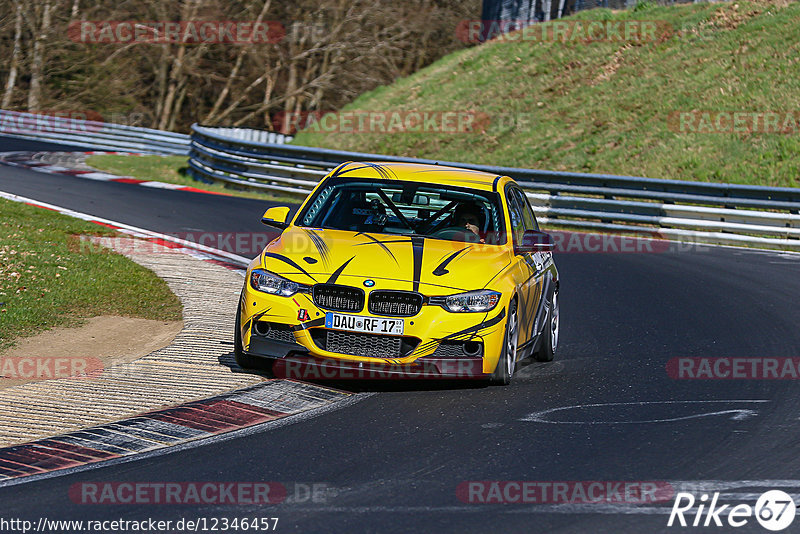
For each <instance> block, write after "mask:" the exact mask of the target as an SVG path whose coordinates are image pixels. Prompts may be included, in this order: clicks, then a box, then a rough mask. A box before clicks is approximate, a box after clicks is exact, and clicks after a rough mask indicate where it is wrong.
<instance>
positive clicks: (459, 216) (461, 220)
mask: <svg viewBox="0 0 800 534" xmlns="http://www.w3.org/2000/svg"><path fill="white" fill-rule="evenodd" d="M482 219H483V210H481V208H480V207H479V206H478V205H477V204H475V203H474V202H462V203H461V204H459V205H458V206H456V209H455V211H454V212H453V225H454V226H455V227H456V228H463V229H465V230H467V232H469V234H468V236H467V237H468V240H469V241H473V240H474V241H476V242H479V243H485V242H486V240H485V239H484V236H482V235H481V227H482V226H483V222H482ZM472 236H474V237H473V238H472V239H469V237H472ZM476 238H477V239H476Z"/></svg>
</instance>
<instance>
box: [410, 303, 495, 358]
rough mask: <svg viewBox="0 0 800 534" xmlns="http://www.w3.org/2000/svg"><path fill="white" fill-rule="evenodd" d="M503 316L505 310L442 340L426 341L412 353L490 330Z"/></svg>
mask: <svg viewBox="0 0 800 534" xmlns="http://www.w3.org/2000/svg"><path fill="white" fill-rule="evenodd" d="M505 316H506V309H505V308H503V309H502V310H500V313H498V314H497V315H495V316H494V317H493V318H491V319H489V320H488V321H483V322H481V323H478V324H476V325H475V326H470V327H468V328H465V329H464V330H459V331H458V332H453V333H452V334H449V335H446V336H445V337H443V338H440V339H435V340H432V341H428V342H427V343H423V344H421V345H419V346H417V348H416V349H414V352H418V351H421V350H426V349H428V348H430V347H431V346H433V345H438V344H439V343H441V342H442V341H451V340H454V339H459V338H461V337H463V336H465V335H468V334H477V333H478V332H480V331H481V330H483V329H485V328H490V327H492V326H494V325H496V324H497V323H499V322H500V321H502V320H503V319H504V318H505ZM470 337H473V336H470Z"/></svg>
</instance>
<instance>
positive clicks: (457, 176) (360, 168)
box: [333, 161, 502, 191]
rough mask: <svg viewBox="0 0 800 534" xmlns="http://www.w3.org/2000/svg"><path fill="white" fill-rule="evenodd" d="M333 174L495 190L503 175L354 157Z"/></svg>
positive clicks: (343, 176)
mask: <svg viewBox="0 0 800 534" xmlns="http://www.w3.org/2000/svg"><path fill="white" fill-rule="evenodd" d="M333 176H336V177H342V178H369V179H376V180H401V181H407V182H425V183H432V184H438V185H444V186H456V187H469V188H473V189H480V190H484V191H492V190H493V189H494V188H495V184H496V183H498V182H499V179H500V178H502V176H499V175H497V174H492V173H488V172H482V171H475V170H471V169H461V168H458V167H448V166H446V165H427V164H423V163H405V162H378V161H351V162H348V163H344V164H343V165H341V166H340V167H339V168H337V169H336V171H335V172H334V174H333Z"/></svg>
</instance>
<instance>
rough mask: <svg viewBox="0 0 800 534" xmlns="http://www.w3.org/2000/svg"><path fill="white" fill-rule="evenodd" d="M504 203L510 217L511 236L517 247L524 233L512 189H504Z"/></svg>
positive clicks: (519, 210) (518, 207)
mask: <svg viewBox="0 0 800 534" xmlns="http://www.w3.org/2000/svg"><path fill="white" fill-rule="evenodd" d="M506 202H507V203H508V214H509V216H510V217H511V234H512V236H513V238H514V245H519V244H521V243H522V234H523V233H525V222H524V219H523V216H522V208H521V207H520V205H519V199H518V198H517V197H516V195H515V194H514V190H513V189H510V188H509V189H506Z"/></svg>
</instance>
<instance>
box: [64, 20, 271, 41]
mask: <svg viewBox="0 0 800 534" xmlns="http://www.w3.org/2000/svg"><path fill="white" fill-rule="evenodd" d="M67 36H68V37H69V38H70V39H71V40H73V41H75V42H78V43H92V44H111V43H116V44H169V43H173V44H217V43H224V44H263V43H268V44H275V43H278V42H280V41H282V40H283V38H284V37H285V36H286V28H284V26H283V24H281V23H280V22H278V21H274V20H267V21H252V20H250V21H247V20H216V21H215V20H182V21H163V20H162V21H136V20H83V21H73V22H71V23H70V24H69V26H68V28H67Z"/></svg>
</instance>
